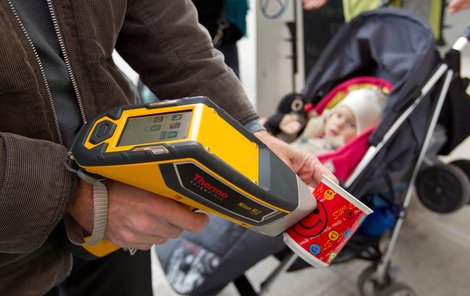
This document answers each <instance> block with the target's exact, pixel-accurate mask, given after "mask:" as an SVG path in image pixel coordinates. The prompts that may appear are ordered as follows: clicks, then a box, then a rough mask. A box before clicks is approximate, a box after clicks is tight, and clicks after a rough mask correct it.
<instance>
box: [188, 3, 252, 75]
mask: <svg viewBox="0 0 470 296" xmlns="http://www.w3.org/2000/svg"><path fill="white" fill-rule="evenodd" d="M192 1H193V3H194V5H195V6H196V9H197V11H198V15H199V23H200V24H201V25H203V26H204V27H205V28H206V29H207V30H208V31H209V34H210V35H211V37H212V41H213V43H214V47H215V48H217V49H218V50H220V51H221V52H222V53H223V54H224V56H225V63H226V64H227V65H228V66H229V67H230V68H231V69H232V70H233V71H234V72H235V74H236V75H237V77H240V68H239V60H238V47H237V42H238V40H240V39H241V38H242V37H244V36H245V35H246V15H247V13H248V9H249V7H248V0H216V1H206V0H192Z"/></svg>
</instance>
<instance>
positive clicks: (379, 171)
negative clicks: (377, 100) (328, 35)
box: [235, 8, 470, 295]
mask: <svg viewBox="0 0 470 296" xmlns="http://www.w3.org/2000/svg"><path fill="white" fill-rule="evenodd" d="M468 38H470V27H469V28H467V30H466V32H465V33H464V35H463V37H462V38H460V39H459V40H458V42H456V43H455V45H454V46H453V48H452V49H450V50H449V51H448V52H447V54H446V55H445V58H441V57H440V55H439V54H438V52H437V50H436V44H435V40H434V37H433V34H432V31H431V29H430V27H429V25H428V24H427V22H426V21H425V20H424V19H421V18H419V17H416V16H415V15H413V14H411V13H410V12H407V11H405V10H400V9H391V8H381V9H377V10H375V11H371V12H367V13H364V14H362V15H360V16H358V17H356V18H355V19H354V20H352V21H351V22H350V23H349V24H347V25H345V26H344V27H343V28H342V29H341V30H340V31H339V32H338V33H337V34H336V35H335V36H334V37H333V39H332V40H331V41H330V42H329V44H328V46H327V47H326V48H325V50H324V51H323V53H322V55H321V56H320V58H319V60H318V61H317V62H316V64H315V65H314V67H313V69H312V70H311V72H310V73H309V75H308V77H307V79H306V87H305V89H304V91H303V93H302V94H301V98H303V101H302V103H303V104H300V105H301V106H303V108H299V107H298V106H299V102H298V98H299V96H295V98H296V100H294V101H295V104H294V103H292V104H291V105H292V108H291V110H287V112H297V113H300V114H301V115H305V113H306V112H307V111H306V110H311V109H314V110H315V111H316V109H315V108H320V109H322V108H324V107H325V105H327V104H328V103H329V101H328V102H325V101H324V100H326V98H328V100H330V99H331V97H334V95H331V93H330V92H331V91H332V89H333V88H334V87H335V86H338V85H340V86H341V85H342V84H343V86H344V84H345V83H346V84H348V83H351V81H354V79H359V80H360V81H361V82H364V81H363V80H364V79H366V80H367V79H372V80H374V79H378V80H379V81H387V82H389V83H390V85H391V86H390V90H391V92H390V94H389V96H388V99H387V103H386V107H385V111H384V113H383V116H382V120H381V122H380V124H379V125H378V126H377V127H376V128H375V129H373V130H370V131H368V134H366V135H362V136H360V137H359V138H358V139H357V140H355V141H353V142H351V143H350V144H347V145H346V147H345V149H349V150H348V151H350V150H351V149H355V148H354V147H364V149H359V150H361V151H357V150H354V152H353V153H350V155H353V156H355V161H356V163H354V166H353V167H350V168H349V169H346V170H343V171H341V173H340V174H339V175H338V174H337V176H338V177H339V179H340V180H341V181H343V182H344V187H345V188H346V189H347V190H348V191H349V192H350V193H352V194H353V195H355V196H356V197H358V198H360V199H361V200H362V201H363V202H364V203H366V204H367V205H369V206H370V207H371V208H373V209H374V210H375V212H376V213H378V216H377V215H376V216H375V217H374V216H373V215H371V217H368V218H367V219H366V221H364V224H363V226H362V227H361V229H360V230H358V232H357V233H356V234H355V236H353V238H352V239H351V240H350V242H349V243H348V245H347V246H346V248H345V249H343V251H342V252H341V253H340V254H339V255H338V257H337V258H336V259H335V260H334V261H333V264H338V263H342V262H345V261H348V260H350V259H356V258H359V259H365V260H369V261H371V262H372V264H371V265H370V266H369V267H368V268H366V269H365V270H364V271H363V272H362V273H361V274H360V276H359V279H358V283H357V284H358V289H359V292H360V294H361V295H394V294H395V293H400V295H401V294H404V295H415V294H416V293H415V292H414V291H413V290H412V289H411V287H409V286H407V285H406V284H403V283H398V282H394V278H393V276H392V272H391V255H392V252H393V249H394V246H395V243H396V240H397V238H398V235H399V232H400V229H401V226H402V224H403V221H404V217H405V213H406V210H407V207H408V205H409V203H410V200H411V197H412V194H413V190H414V186H415V184H416V179H417V177H418V175H420V179H424V180H425V177H423V176H422V172H420V168H421V167H422V164H423V162H424V160H425V158H426V157H428V156H429V153H430V152H432V153H436V154H439V153H440V152H441V151H443V152H444V153H449V152H450V151H451V150H452V149H453V148H455V147H456V146H457V145H458V144H459V143H460V142H462V141H463V140H464V139H465V138H466V137H467V136H468V135H469V134H470V131H469V124H468V123H467V124H466V125H463V127H464V128H463V129H461V130H459V131H458V132H455V131H453V129H454V128H455V126H456V124H459V123H458V122H457V123H456V122H455V117H456V114H457V113H458V111H457V110H462V108H464V107H470V106H469V104H470V100H468V95H467V96H465V91H464V90H465V89H466V85H468V81H467V80H465V79H462V78H460V76H459V72H460V51H461V50H462V49H463V47H464V46H465V44H466V43H467V41H468ZM361 79H362V80H361ZM368 83H369V84H371V83H372V84H377V81H373V82H371V81H368ZM451 84H452V85H456V87H457V88H458V89H460V90H463V91H461V92H459V93H458V94H455V91H451V92H448V91H449V86H450V85H451ZM382 86H383V85H382ZM387 87H388V86H387ZM446 99H447V100H446ZM451 100H452V101H451ZM465 100H466V101H465ZM294 101H292V102H294ZM281 105H284V106H283V108H280V109H283V110H279V112H280V113H283V112H285V111H286V110H285V109H286V108H285V105H286V103H285V102H283V103H281ZM281 105H280V106H281ZM287 105H289V104H287ZM304 105H305V106H304ZM319 106H320V107H319ZM287 109H289V108H287ZM467 110H470V109H468V108H467ZM441 111H444V112H443V113H441ZM280 115H281V116H280ZM280 117H282V114H275V115H273V116H272V117H270V118H269V119H268V121H267V123H266V126H267V128H268V129H269V130H271V131H273V132H274V133H276V132H278V131H279V128H278V125H276V124H278V123H279V118H280ZM465 119H466V118H464V117H459V118H458V120H465ZM467 121H468V119H467ZM460 124H462V123H460ZM436 127H443V129H444V130H446V129H447V131H448V132H446V133H445V135H444V137H443V138H444V140H441V141H437V142H438V144H437V145H436V146H437V148H436V147H432V146H433V144H435V143H434V142H436V141H434V142H433V141H432V140H433V138H435V137H436V135H435V131H436V130H442V129H440V128H436ZM441 138H442V137H441ZM352 145H354V147H348V146H352ZM362 150H363V151H362ZM344 152H345V151H341V152H340V153H336V154H335V153H330V154H329V155H327V156H323V155H320V156H319V159H320V160H322V161H324V162H325V161H333V162H334V161H338V162H341V161H342V160H341V159H339V160H338V157H340V155H341V154H342V153H344ZM338 166H339V165H338ZM447 172H448V171H446V173H447ZM452 172H455V170H452ZM464 172H465V171H464ZM466 172H467V173H468V170H467V171H466ZM461 173H462V172H460V173H459V176H458V177H459V178H458V181H459V182H460V184H457V185H456V184H455V182H454V183H453V185H455V186H461V187H462V188H464V189H462V190H461V191H462V193H463V194H459V195H457V198H458V199H459V200H458V201H457V202H455V204H458V206H463V205H464V204H467V203H468V198H469V195H468V191H467V192H465V189H468V184H469V180H468V176H465V174H463V175H462V174H461ZM463 176H465V177H466V178H464V177H463ZM460 177H461V178H460ZM424 187H426V186H424ZM424 194H425V193H424ZM438 202H442V200H438ZM430 203H431V202H430ZM456 208H458V207H457V206H453V209H454V210H455V209H456ZM374 214H375V213H374ZM369 219H371V220H370V221H369V223H367V221H368V220H369ZM385 233H389V234H390V237H389V238H388V241H387V245H386V246H385V247H381V246H380V242H381V241H383V236H384V234H385ZM276 257H278V259H280V260H281V263H280V264H279V266H278V267H277V268H276V269H275V270H274V271H273V272H272V273H271V275H270V276H269V277H268V278H267V279H266V280H265V282H264V283H263V284H262V285H261V291H260V292H258V293H256V292H255V291H254V289H250V288H247V287H246V285H247V283H248V284H249V282H247V279H246V277H242V278H239V279H237V281H235V285H236V286H237V288H238V290H239V291H240V292H241V291H243V292H242V295H249V294H257V295H260V294H263V293H266V292H267V291H268V290H269V286H270V284H271V283H272V282H273V281H274V280H275V279H276V278H277V276H279V275H280V274H281V273H283V272H285V271H293V270H297V269H299V268H302V267H305V266H302V261H301V260H300V261H299V258H298V257H297V256H296V255H295V254H293V253H291V252H290V251H288V250H287V251H286V252H283V253H282V254H277V255H276ZM299 266H300V267H299ZM240 283H241V284H240Z"/></svg>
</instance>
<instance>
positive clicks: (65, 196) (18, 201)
mask: <svg viewBox="0 0 470 296" xmlns="http://www.w3.org/2000/svg"><path fill="white" fill-rule="evenodd" d="M66 153H67V151H66V149H65V147H63V146H61V145H59V144H54V143H52V142H47V141H41V140H32V139H29V138H25V137H22V136H18V135H14V134H8V133H0V237H1V238H2V239H1V240H0V253H23V252H30V251H32V250H34V249H37V248H38V247H40V246H41V245H42V244H43V243H44V242H45V241H46V239H47V237H48V236H49V234H50V233H51V232H52V230H53V229H54V228H55V226H56V225H57V224H58V223H59V221H60V220H61V219H62V217H63V216H64V214H65V211H66V209H67V206H68V203H69V199H70V196H71V194H72V192H73V190H74V186H75V182H76V181H75V176H74V174H72V173H71V172H69V171H68V170H67V169H66V168H65V166H64V160H65V156H66Z"/></svg>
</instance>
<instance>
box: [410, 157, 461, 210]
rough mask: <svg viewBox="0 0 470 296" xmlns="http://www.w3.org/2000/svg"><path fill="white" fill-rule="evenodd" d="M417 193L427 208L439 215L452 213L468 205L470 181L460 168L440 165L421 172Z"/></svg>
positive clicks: (417, 179) (417, 183) (451, 165)
mask: <svg viewBox="0 0 470 296" xmlns="http://www.w3.org/2000/svg"><path fill="white" fill-rule="evenodd" d="M416 191H417V195H418V198H419V200H420V201H421V203H422V204H423V205H424V206H425V207H426V208H428V209H430V210H431V211H433V212H437V213H451V212H454V211H456V210H458V209H460V208H461V207H462V206H463V205H465V204H467V203H468V201H469V199H470V181H469V179H468V178H467V176H466V174H465V173H464V172H463V171H462V170H461V169H460V168H459V167H457V166H455V165H453V164H449V165H445V164H438V165H433V166H430V167H427V168H425V169H423V170H421V171H420V172H419V174H418V176H417V178H416Z"/></svg>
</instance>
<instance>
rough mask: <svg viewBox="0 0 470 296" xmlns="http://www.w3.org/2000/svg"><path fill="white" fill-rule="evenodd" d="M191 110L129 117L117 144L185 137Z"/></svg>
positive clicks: (134, 143)
mask: <svg viewBox="0 0 470 296" xmlns="http://www.w3.org/2000/svg"><path fill="white" fill-rule="evenodd" d="M191 113H192V112H191V111H184V112H175V113H166V114H157V115H149V116H141V117H130V118H129V119H128V120H127V123H126V126H125V127H124V130H123V131H122V135H121V139H120V140H119V143H118V145H117V146H127V145H137V144H145V143H154V142H161V141H170V140H181V139H185V138H186V137H187V135H188V130H189V122H190V119H191Z"/></svg>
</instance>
